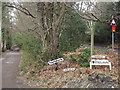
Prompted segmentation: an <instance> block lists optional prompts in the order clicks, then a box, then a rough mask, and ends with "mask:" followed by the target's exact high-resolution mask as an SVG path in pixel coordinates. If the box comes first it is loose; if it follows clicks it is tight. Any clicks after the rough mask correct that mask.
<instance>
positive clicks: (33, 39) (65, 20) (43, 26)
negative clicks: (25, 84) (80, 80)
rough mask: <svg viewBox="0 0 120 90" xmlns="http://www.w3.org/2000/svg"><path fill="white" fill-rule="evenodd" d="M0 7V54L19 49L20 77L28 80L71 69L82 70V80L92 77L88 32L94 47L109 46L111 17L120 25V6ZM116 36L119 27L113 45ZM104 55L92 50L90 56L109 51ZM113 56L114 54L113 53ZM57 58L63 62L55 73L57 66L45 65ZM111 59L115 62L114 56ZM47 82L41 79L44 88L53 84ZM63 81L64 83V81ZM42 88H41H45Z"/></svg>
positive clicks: (39, 4) (56, 4)
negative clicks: (20, 56)
mask: <svg viewBox="0 0 120 90" xmlns="http://www.w3.org/2000/svg"><path fill="white" fill-rule="evenodd" d="M84 4H85V5H86V7H87V8H85V7H84ZM2 5H3V6H2V7H3V8H2V16H3V17H2V19H3V21H2V24H3V25H2V51H3V52H5V51H6V50H12V47H13V46H17V47H19V48H20V51H21V52H22V58H21V62H20V71H21V73H22V74H21V75H23V76H24V75H25V76H26V75H27V76H26V77H27V79H29V80H31V79H32V78H34V77H39V76H41V75H43V76H44V73H46V74H45V75H46V76H48V77H49V78H50V77H52V76H49V75H48V74H47V73H49V71H50V72H53V73H54V72H55V73H56V72H58V71H59V70H63V69H64V68H71V67H73V68H74V67H75V68H77V70H76V71H75V72H76V73H77V74H79V73H81V71H80V70H83V71H82V73H83V76H84V75H88V74H90V73H92V71H90V70H89V61H90V56H91V52H90V48H89V47H86V46H85V44H90V41H91V30H92V29H93V30H95V33H94V43H95V44H99V45H103V44H105V45H109V44H111V26H110V20H111V17H112V15H113V16H114V19H115V20H116V23H117V24H119V23H120V22H119V18H118V17H119V13H118V12H117V10H118V11H119V9H120V6H119V5H120V2H97V3H92V2H84V1H83V2H80V3H75V2H71V3H65V2H54V3H53V2H52V3H50V2H34V3H31V2H25V3H23V2H21V3H19V4H16V3H3V4H2ZM11 14H13V16H12V15H11ZM91 22H92V24H91ZM118 36H119V27H117V32H116V33H115V42H117V41H118V39H117V37H118ZM105 52H106V53H105ZM105 52H103V51H102V53H101V52H100V51H99V50H94V52H93V53H94V54H98V55H99V54H103V55H107V54H108V55H109V56H110V55H111V53H108V52H109V51H106V50H105ZM114 55H117V54H116V53H114ZM57 58H64V62H63V63H60V65H58V66H59V67H57V68H58V70H56V69H55V68H56V65H53V66H50V65H48V61H51V60H54V59H57ZM112 58H114V60H115V61H116V57H115V56H114V57H112ZM78 68H81V69H78ZM96 68H97V67H96ZM98 68H99V67H98ZM84 69H85V72H84ZM106 70H107V69H106ZM115 70H116V68H115ZM61 72H62V71H61ZM97 72H99V71H97ZM103 72H104V70H103ZM114 72H115V71H114ZM114 72H113V71H112V73H114ZM62 73H63V72H62ZM86 73H87V74H86ZM115 73H116V72H115ZM59 74H60V73H59ZM72 74H74V73H72ZM104 74H105V72H104ZM74 75H75V74H74ZM74 75H73V77H74ZM109 75H110V74H109ZM53 76H54V75H53ZM58 76H59V75H58ZM60 76H61V75H60ZM75 77H79V75H76V76H75ZM80 77H81V76H80ZM41 78H42V76H41ZM47 79H48V78H46V79H45V78H44V79H40V80H43V81H44V84H45V86H46V87H48V86H49V84H51V83H52V82H54V83H55V81H52V80H51V81H50V83H48V82H47V81H49V80H47ZM38 80H39V79H38ZM69 80H71V78H69ZM69 80H68V81H69ZM74 80H76V78H75V79H74ZM63 81H64V83H65V80H63ZM45 82H46V83H45ZM58 82H60V81H58ZM60 83H62V82H60ZM44 84H40V85H43V86H44ZM46 84H47V85H48V86H47V85H46ZM38 86H39V85H38ZM58 86H59V85H58ZM51 87H55V86H51Z"/></svg>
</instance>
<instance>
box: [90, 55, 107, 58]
mask: <svg viewBox="0 0 120 90" xmlns="http://www.w3.org/2000/svg"><path fill="white" fill-rule="evenodd" d="M91 58H106V57H105V56H102V55H92V56H91Z"/></svg>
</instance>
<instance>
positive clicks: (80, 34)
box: [59, 9, 87, 51]
mask: <svg viewBox="0 0 120 90" xmlns="http://www.w3.org/2000/svg"><path fill="white" fill-rule="evenodd" d="M60 30H61V32H60V33H61V34H60V39H59V41H60V42H59V44H60V50H61V51H74V50H75V49H76V48H78V47H79V46H80V45H81V44H83V43H84V41H85V39H86V34H85V31H86V30H87V26H86V24H85V22H84V21H83V20H82V19H81V18H80V17H79V15H78V14H76V13H74V11H73V10H71V9H70V10H69V11H67V12H66V14H65V16H64V21H63V22H62V25H61V28H60Z"/></svg>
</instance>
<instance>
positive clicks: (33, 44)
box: [14, 33, 44, 72]
mask: <svg viewBox="0 0 120 90" xmlns="http://www.w3.org/2000/svg"><path fill="white" fill-rule="evenodd" d="M31 34H32V35H31ZM14 40H15V42H16V44H17V45H18V46H19V47H20V48H21V49H22V52H23V54H22V58H23V60H22V62H21V65H20V67H21V70H22V71H24V72H26V71H27V70H28V69H29V64H30V63H33V62H34V64H35V67H41V66H43V65H44V62H43V61H42V60H41V57H40V55H41V41H40V39H39V37H37V36H34V33H29V34H15V36H14Z"/></svg>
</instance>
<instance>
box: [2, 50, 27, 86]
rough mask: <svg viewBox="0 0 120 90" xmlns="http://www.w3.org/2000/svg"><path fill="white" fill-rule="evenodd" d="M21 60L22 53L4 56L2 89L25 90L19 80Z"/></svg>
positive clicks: (11, 53)
mask: <svg viewBox="0 0 120 90" xmlns="http://www.w3.org/2000/svg"><path fill="white" fill-rule="evenodd" d="M20 59H21V54H20V52H12V51H10V52H7V53H6V54H5V55H3V56H2V58H1V60H2V88H25V85H23V84H22V82H21V81H20V80H19V79H17V76H18V75H19V62H20Z"/></svg>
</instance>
